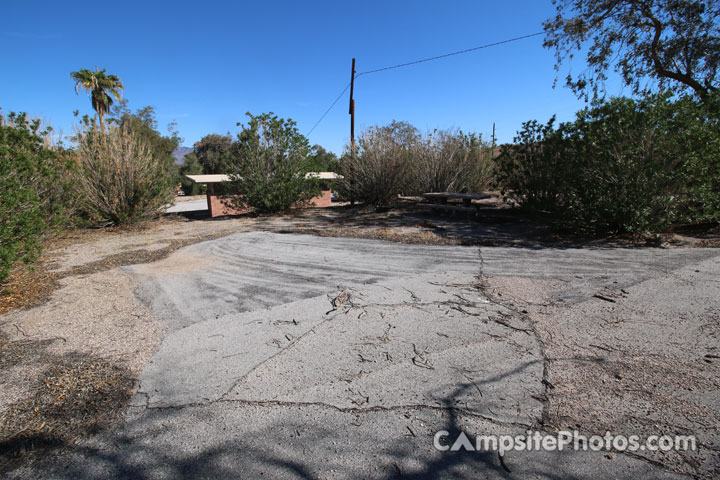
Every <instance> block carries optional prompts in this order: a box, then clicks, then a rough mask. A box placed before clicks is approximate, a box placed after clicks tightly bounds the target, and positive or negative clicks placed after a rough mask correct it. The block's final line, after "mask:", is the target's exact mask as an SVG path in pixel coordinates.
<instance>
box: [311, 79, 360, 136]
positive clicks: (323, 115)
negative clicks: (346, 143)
mask: <svg viewBox="0 0 720 480" xmlns="http://www.w3.org/2000/svg"><path fill="white" fill-rule="evenodd" d="M348 88H350V84H349V83H348V84H347V86H346V87H345V88H344V89H343V91H342V92H340V95H338V96H337V98H336V99H335V101H334V102H332V104H331V105H330V106H329V107H328V109H327V110H325V113H323V114H322V117H320V118H319V119H318V121H317V122H315V125H313V127H312V128H311V129H310V130H309V131H308V132H307V133H306V134H305V136H306V137H307V136H309V135H310V134H311V133H312V131H313V130H315V127H317V126H318V125H320V122H322V121H323V118H325V116H326V115H327V114H328V113H330V110H332V108H333V107H334V106H335V104H336V103H337V102H339V101H340V99H341V98H342V96H343V95H344V94H345V92H347V89H348Z"/></svg>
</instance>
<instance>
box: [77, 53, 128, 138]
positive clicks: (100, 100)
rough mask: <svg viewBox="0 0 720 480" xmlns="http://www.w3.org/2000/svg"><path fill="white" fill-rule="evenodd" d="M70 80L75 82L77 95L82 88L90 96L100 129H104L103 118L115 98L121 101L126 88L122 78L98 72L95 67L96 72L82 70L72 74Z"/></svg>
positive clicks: (103, 70) (102, 71) (103, 71)
mask: <svg viewBox="0 0 720 480" xmlns="http://www.w3.org/2000/svg"><path fill="white" fill-rule="evenodd" d="M70 78H72V79H73V80H75V81H76V82H77V83H75V93H77V94H79V93H80V88H83V89H84V90H85V91H86V92H88V93H89V94H90V100H91V101H92V107H93V108H94V109H95V112H97V116H98V119H99V120H100V128H102V129H104V128H105V126H104V123H103V117H104V116H105V114H106V113H108V112H109V111H110V106H111V105H112V104H113V97H115V99H116V100H117V101H120V98H121V97H120V92H119V91H120V90H124V89H125V86H124V85H123V84H122V81H121V80H120V77H118V76H117V75H108V74H106V73H105V69H104V68H103V69H102V70H98V68H97V67H95V71H92V70H88V69H85V68H84V69H82V70H80V71H77V72H72V73H70Z"/></svg>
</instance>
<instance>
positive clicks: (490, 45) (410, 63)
mask: <svg viewBox="0 0 720 480" xmlns="http://www.w3.org/2000/svg"><path fill="white" fill-rule="evenodd" d="M544 33H545V32H536V33H531V34H529V35H522V36H520V37H514V38H509V39H507V40H501V41H499V42H493V43H488V44H486V45H480V46H479V47H473V48H466V49H465V50H458V51H457V52H451V53H445V54H443V55H436V56H434V57H428V58H423V59H421V60H414V61H412V62H406V63H399V64H397V65H390V66H389V67H382V68H376V69H374V70H367V71H365V72H361V73H358V74H355V78H358V77H361V76H363V75H369V74H371V73H377V72H384V71H386V70H393V69H395V68H402V67H407V66H410V65H417V64H418V63H425V62H431V61H433V60H439V59H441V58H447V57H452V56H454V55H462V54H463V53H469V52H474V51H476V50H481V49H483V48H490V47H496V46H498V45H503V44H505V43H511V42H517V41H518V40H524V39H526V38H531V37H537V36H538V35H543V34H544ZM348 88H350V84H349V83H348V84H347V85H346V86H345V88H344V89H343V91H342V92H340V95H338V96H337V98H336V99H335V100H334V101H333V102H332V104H330V106H329V107H328V109H327V110H325V113H323V114H322V116H321V117H320V118H319V119H318V121H317V122H315V124H314V125H313V127H312V128H311V129H310V130H309V131H308V132H307V133H306V134H305V136H309V135H310V134H311V133H312V132H313V130H315V128H316V127H317V126H318V125H320V122H322V121H323V119H324V118H325V117H326V116H327V114H328V113H330V110H332V109H333V107H334V106H335V105H336V104H337V102H339V101H340V99H341V98H342V96H343V95H344V94H345V92H347V90H348Z"/></svg>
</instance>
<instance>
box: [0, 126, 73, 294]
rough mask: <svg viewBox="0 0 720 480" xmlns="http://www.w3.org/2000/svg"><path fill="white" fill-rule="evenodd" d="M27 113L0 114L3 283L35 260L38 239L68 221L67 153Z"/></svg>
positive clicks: (0, 274)
mask: <svg viewBox="0 0 720 480" xmlns="http://www.w3.org/2000/svg"><path fill="white" fill-rule="evenodd" d="M48 139H49V131H48V130H41V124H40V121H38V120H29V119H28V118H27V116H26V115H25V114H19V115H18V114H14V113H10V114H9V115H8V116H7V117H4V116H2V115H0V282H2V281H4V280H5V279H6V278H7V276H8V273H9V270H10V268H11V267H12V265H13V264H14V263H15V262H16V261H19V260H22V261H25V262H27V263H29V262H31V261H33V260H35V259H36V258H37V255H38V253H39V252H40V244H39V241H38V240H39V236H40V235H41V234H43V233H44V232H46V231H47V230H48V228H50V227H51V226H53V225H55V224H62V223H64V222H65V219H66V215H67V212H66V206H67V205H68V204H70V203H71V200H70V199H69V198H68V192H67V181H66V172H68V171H69V170H70V168H71V164H70V163H69V162H68V157H67V155H66V153H65V151H64V150H63V149H62V148H61V147H59V146H56V145H52V143H51V142H49V141H48Z"/></svg>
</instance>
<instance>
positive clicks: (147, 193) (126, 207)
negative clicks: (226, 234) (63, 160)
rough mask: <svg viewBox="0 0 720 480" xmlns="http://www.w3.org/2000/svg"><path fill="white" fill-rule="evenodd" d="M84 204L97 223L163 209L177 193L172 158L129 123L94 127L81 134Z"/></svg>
mask: <svg viewBox="0 0 720 480" xmlns="http://www.w3.org/2000/svg"><path fill="white" fill-rule="evenodd" d="M77 140H78V147H77V149H76V151H75V154H76V157H77V160H78V163H79V171H78V175H77V178H76V181H77V188H78V191H79V192H80V195H81V202H80V207H81V210H82V212H83V214H84V215H85V216H86V217H87V218H88V220H89V221H91V222H93V223H96V224H106V225H107V224H116V225H117V224H124V223H129V222H134V221H138V220H142V219H147V218H152V217H155V216H157V215H159V212H160V210H159V209H160V207H162V206H163V205H165V204H167V203H169V202H170V201H172V199H173V195H174V177H173V175H172V168H171V165H168V158H165V157H164V156H158V155H157V154H156V153H155V150H154V149H153V146H152V144H151V143H150V142H149V141H148V140H147V138H146V137H144V136H142V135H141V134H139V133H136V132H135V131H134V130H132V129H131V128H130V127H129V126H113V125H111V126H109V127H108V129H107V131H103V130H101V129H98V128H89V129H86V130H84V131H83V132H81V133H79V134H78V136H77Z"/></svg>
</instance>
